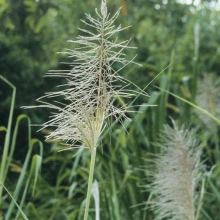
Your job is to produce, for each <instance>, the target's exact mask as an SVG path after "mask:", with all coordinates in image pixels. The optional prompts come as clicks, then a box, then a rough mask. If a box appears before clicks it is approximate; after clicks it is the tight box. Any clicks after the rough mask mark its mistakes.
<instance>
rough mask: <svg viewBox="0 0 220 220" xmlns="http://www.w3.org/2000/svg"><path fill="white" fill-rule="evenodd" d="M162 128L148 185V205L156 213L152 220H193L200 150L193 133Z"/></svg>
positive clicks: (199, 170)
mask: <svg viewBox="0 0 220 220" xmlns="http://www.w3.org/2000/svg"><path fill="white" fill-rule="evenodd" d="M173 125H174V128H171V127H169V126H168V125H166V126H165V129H164V134H163V136H162V137H161V144H159V146H160V147H161V149H162V154H161V155H160V156H158V158H156V159H155V160H152V163H153V165H154V166H155V167H152V169H151V172H152V173H151V175H152V183H151V184H150V185H149V186H148V187H149V189H150V190H151V191H152V192H153V194H154V195H155V199H154V200H152V201H150V202H149V203H148V204H149V205H150V207H151V208H152V209H153V210H155V214H156V218H155V220H161V219H171V220H172V219H173V220H183V219H189V220H195V219H196V209H195V207H194V200H195V196H196V192H195V190H196V187H197V184H198V182H199V181H200V180H201V179H202V178H203V175H202V173H203V171H204V165H203V164H202V163H201V161H200V154H201V151H200V149H199V148H198V146H197V143H196V141H195V139H194V138H193V133H194V132H192V131H189V130H187V129H185V128H183V127H178V126H177V125H176V124H175V122H173Z"/></svg>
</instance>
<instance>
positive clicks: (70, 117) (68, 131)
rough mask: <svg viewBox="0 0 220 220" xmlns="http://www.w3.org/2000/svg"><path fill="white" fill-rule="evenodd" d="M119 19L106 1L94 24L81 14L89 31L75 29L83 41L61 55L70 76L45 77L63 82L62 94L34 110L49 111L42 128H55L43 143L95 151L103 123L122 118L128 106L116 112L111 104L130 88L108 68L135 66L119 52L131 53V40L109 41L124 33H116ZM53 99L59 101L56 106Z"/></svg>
mask: <svg viewBox="0 0 220 220" xmlns="http://www.w3.org/2000/svg"><path fill="white" fill-rule="evenodd" d="M119 13H120V10H118V11H117V12H116V13H115V14H114V15H113V16H112V17H110V14H108V13H107V6H106V1H105V0H102V3H101V14H100V13H99V12H98V10H97V9H96V14H97V18H93V17H92V16H91V15H89V14H86V18H87V20H82V22H83V23H84V24H85V25H86V26H87V27H89V30H87V29H79V30H80V31H81V32H82V33H83V34H84V35H80V36H78V37H77V39H76V40H73V41H69V42H70V43H74V44H75V45H78V47H77V48H75V49H73V50H71V49H67V50H66V52H64V54H66V55H68V57H69V58H72V62H71V63H70V66H71V70H54V71H50V72H49V73H47V74H46V76H49V77H64V78H66V79H67V83H66V85H65V86H66V89H63V90H60V91H58V92H50V93H47V94H46V95H45V96H43V97H41V98H39V99H38V101H39V102H40V103H41V105H40V106H37V107H46V108H49V109H51V111H53V112H52V114H51V117H50V120H49V121H47V122H46V123H44V124H43V128H48V127H53V128H55V130H54V131H53V132H52V133H51V134H49V135H48V136H47V137H46V138H47V139H60V140H62V141H63V142H64V143H65V144H67V145H70V146H71V147H73V146H76V145H77V144H78V145H77V146H84V147H87V148H90V149H92V148H95V147H96V146H97V142H98V139H99V137H100V134H101V132H102V131H103V129H104V127H105V119H106V118H108V117H110V116H113V117H115V118H117V117H121V116H123V117H126V116H125V112H126V111H127V106H126V105H123V106H122V107H120V108H117V107H115V106H114V102H115V100H116V99H117V98H118V97H123V98H127V97H131V96H133V95H134V92H131V91H130V90H128V89H127V86H128V85H129V84H132V83H130V82H129V81H128V80H126V79H124V78H123V77H121V76H120V75H118V72H119V70H115V69H114V68H113V64H114V63H120V64H121V66H122V67H121V69H122V68H124V67H125V66H127V65H128V64H129V63H134V62H133V61H132V60H131V61H128V60H126V58H125V54H124V53H123V51H124V49H126V48H129V49H130V48H133V47H129V46H128V43H129V41H130V40H125V41H122V42H117V37H116V38H114V36H115V35H116V34H118V32H120V31H122V30H123V29H125V28H122V27H121V25H119V26H118V27H115V24H114V22H115V20H116V19H117V17H118V15H119ZM92 29H93V31H92ZM119 84H121V85H120V86H119ZM61 88H63V87H61ZM140 92H141V93H142V92H143V91H140ZM57 98H62V99H63V101H62V102H57V101H56V99H57ZM45 99H47V100H50V101H44V100H45ZM43 128H42V129H43Z"/></svg>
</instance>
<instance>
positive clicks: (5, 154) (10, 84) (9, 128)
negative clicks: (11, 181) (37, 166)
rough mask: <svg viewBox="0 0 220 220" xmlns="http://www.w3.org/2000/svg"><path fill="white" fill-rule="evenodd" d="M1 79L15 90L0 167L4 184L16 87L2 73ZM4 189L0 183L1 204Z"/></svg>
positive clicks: (1, 180) (0, 175)
mask: <svg viewBox="0 0 220 220" xmlns="http://www.w3.org/2000/svg"><path fill="white" fill-rule="evenodd" d="M0 79H1V80H2V81H4V82H5V83H6V84H8V85H9V86H10V87H11V88H12V90H13V91H12V98H11V106H10V112H9V117H8V125H7V131H6V136H5V141H4V148H3V149H4V150H3V155H2V161H1V168H0V182H1V183H2V184H4V182H5V178H6V170H7V169H8V168H7V158H8V151H9V144H10V137H11V126H12V119H13V112H14V105H15V97H16V87H15V86H14V85H13V84H12V83H10V82H9V81H8V80H7V79H6V78H5V77H3V76H2V75H0ZM2 191H3V187H2V185H0V204H1V202H2Z"/></svg>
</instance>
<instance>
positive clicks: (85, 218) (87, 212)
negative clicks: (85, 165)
mask: <svg viewBox="0 0 220 220" xmlns="http://www.w3.org/2000/svg"><path fill="white" fill-rule="evenodd" d="M95 158H96V147H94V148H93V149H91V162H90V170H89V182H88V189H87V195H86V208H85V214H84V220H87V219H88V215H89V204H90V198H91V192H92V181H93V176H94V168H95Z"/></svg>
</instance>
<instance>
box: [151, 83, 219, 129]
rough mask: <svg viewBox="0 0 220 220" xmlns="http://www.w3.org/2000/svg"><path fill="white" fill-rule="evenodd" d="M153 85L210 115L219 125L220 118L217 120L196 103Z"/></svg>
mask: <svg viewBox="0 0 220 220" xmlns="http://www.w3.org/2000/svg"><path fill="white" fill-rule="evenodd" d="M155 87H156V88H158V89H160V90H162V91H164V92H166V93H168V94H170V95H172V96H174V97H175V98H177V99H179V100H181V101H183V102H185V103H187V104H189V105H190V106H192V107H193V108H195V109H197V110H199V111H200V112H202V113H203V114H205V115H207V116H208V117H210V118H211V119H213V120H214V121H215V122H216V123H217V124H219V125H220V120H219V119H218V118H216V117H215V116H214V115H212V114H211V113H209V112H208V111H206V110H205V109H203V108H201V107H199V106H198V105H195V104H193V103H192V102H190V101H188V100H186V99H184V98H182V97H180V96H178V95H175V94H174V93H172V92H169V91H167V90H164V89H162V88H159V87H157V86H155Z"/></svg>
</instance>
